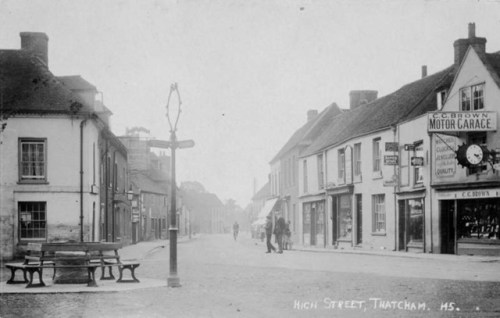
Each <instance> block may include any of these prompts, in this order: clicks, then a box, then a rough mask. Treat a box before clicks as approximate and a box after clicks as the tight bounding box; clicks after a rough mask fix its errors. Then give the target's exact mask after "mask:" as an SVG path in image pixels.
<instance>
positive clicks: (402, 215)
mask: <svg viewBox="0 0 500 318" xmlns="http://www.w3.org/2000/svg"><path fill="white" fill-rule="evenodd" d="M398 216H399V218H398V221H399V222H398V250H400V251H403V250H404V251H406V241H407V240H406V207H405V200H399V201H398Z"/></svg>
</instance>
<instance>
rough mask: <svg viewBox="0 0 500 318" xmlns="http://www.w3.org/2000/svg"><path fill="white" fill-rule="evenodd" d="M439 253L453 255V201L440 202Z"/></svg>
mask: <svg viewBox="0 0 500 318" xmlns="http://www.w3.org/2000/svg"><path fill="white" fill-rule="evenodd" d="M440 203H441V204H440V205H441V209H440V213H441V224H440V229H441V253H442V254H455V201H453V200H442V201H440Z"/></svg>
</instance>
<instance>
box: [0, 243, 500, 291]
mask: <svg viewBox="0 0 500 318" xmlns="http://www.w3.org/2000/svg"><path fill="white" fill-rule="evenodd" d="M243 235H244V234H243ZM199 238H200V235H196V236H193V237H191V238H188V237H179V238H178V244H183V243H187V242H189V241H191V240H196V239H199ZM255 242H260V241H258V240H255ZM169 243H170V242H169V241H168V240H155V241H146V242H139V243H138V244H134V245H128V246H125V247H123V248H122V249H121V250H120V256H121V259H122V260H134V261H139V262H141V261H144V262H148V261H149V260H148V258H149V257H150V256H152V255H154V254H155V253H157V252H158V251H160V250H162V249H164V248H168V247H169ZM293 250H295V251H301V252H311V253H336V254H360V255H372V256H375V257H376V256H382V257H400V258H415V259H435V260H451V261H454V260H457V261H458V260H459V261H460V262H470V263H477V262H485V263H500V257H498V256H469V255H446V254H430V253H407V252H400V251H387V250H380V251H378V250H362V249H357V248H352V249H333V248H324V247H311V246H301V245H297V244H296V245H294V246H293ZM1 270H2V271H3V275H1V276H0V277H1V278H2V281H1V282H0V295H1V294H58V293H105V292H123V291H131V290H138V289H149V288H156V287H167V280H166V279H157V278H148V277H141V273H140V267H139V268H138V269H137V270H136V276H137V278H138V279H139V280H140V282H139V283H132V282H127V283H117V282H116V281H109V280H98V279H97V285H98V286H97V287H88V286H87V285H86V284H53V283H52V281H51V277H50V274H52V272H51V271H47V273H46V274H45V275H44V281H45V283H46V285H47V286H45V287H34V288H26V287H25V284H6V280H7V279H8V278H9V277H10V271H8V270H6V269H5V268H1ZM19 273H20V272H18V273H17V275H19ZM124 274H128V273H125V272H124Z"/></svg>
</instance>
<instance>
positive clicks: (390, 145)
mask: <svg viewBox="0 0 500 318" xmlns="http://www.w3.org/2000/svg"><path fill="white" fill-rule="evenodd" d="M385 151H387V152H389V151H392V152H398V151H399V143H397V142H386V143H385Z"/></svg>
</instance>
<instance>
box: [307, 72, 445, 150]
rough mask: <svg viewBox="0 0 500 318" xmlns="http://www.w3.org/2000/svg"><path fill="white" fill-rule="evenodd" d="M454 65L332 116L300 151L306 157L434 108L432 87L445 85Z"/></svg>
mask: <svg viewBox="0 0 500 318" xmlns="http://www.w3.org/2000/svg"><path fill="white" fill-rule="evenodd" d="M454 73H455V68H454V66H453V65H452V66H450V67H448V68H446V69H444V70H442V71H440V72H437V73H435V74H432V75H429V76H427V77H424V78H422V79H420V80H417V81H415V82H412V83H409V84H406V85H404V86H403V87H401V88H400V89H398V90H397V91H395V92H393V93H391V94H389V95H386V96H384V97H381V98H378V99H376V100H374V101H372V102H370V103H368V104H364V105H361V106H358V107H356V108H355V109H353V110H350V111H347V112H344V113H342V114H340V115H338V116H335V117H334V118H333V119H332V121H330V124H329V126H328V128H327V129H325V130H324V132H323V133H322V134H321V135H320V136H319V137H318V138H316V139H315V140H314V142H313V143H312V144H311V145H310V146H309V147H308V148H307V149H306V150H305V151H304V152H303V153H302V154H301V156H302V157H304V156H308V155H311V154H314V153H317V152H318V151H321V150H323V149H325V148H328V147H332V146H335V145H338V144H341V143H343V142H345V141H347V140H350V139H352V138H356V137H359V136H363V135H366V134H369V133H373V132H376V131H379V130H383V129H388V128H390V127H391V126H394V125H396V124H397V123H399V122H402V121H406V120H409V119H412V118H415V117H418V116H421V115H423V114H425V113H426V112H428V111H434V110H436V105H437V101H436V89H438V88H442V87H449V85H450V84H451V82H452V81H453V76H454Z"/></svg>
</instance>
